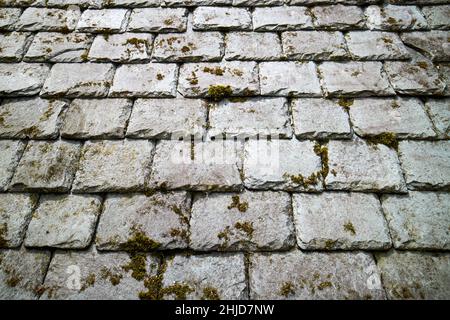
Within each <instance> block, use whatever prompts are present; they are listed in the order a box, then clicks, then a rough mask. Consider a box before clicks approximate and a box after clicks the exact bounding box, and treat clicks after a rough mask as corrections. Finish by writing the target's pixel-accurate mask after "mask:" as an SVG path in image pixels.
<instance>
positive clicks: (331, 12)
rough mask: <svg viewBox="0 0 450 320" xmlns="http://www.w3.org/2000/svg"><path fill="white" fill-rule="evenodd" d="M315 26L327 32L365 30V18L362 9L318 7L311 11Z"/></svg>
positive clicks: (332, 6) (335, 6)
mask: <svg viewBox="0 0 450 320" xmlns="http://www.w3.org/2000/svg"><path fill="white" fill-rule="evenodd" d="M311 15H312V16H313V17H314V19H313V21H314V26H315V27H317V28H321V29H327V30H349V29H364V28H365V16H364V13H363V11H362V9H361V8H360V7H357V6H344V5H341V4H337V5H331V6H316V7H313V8H312V9H311Z"/></svg>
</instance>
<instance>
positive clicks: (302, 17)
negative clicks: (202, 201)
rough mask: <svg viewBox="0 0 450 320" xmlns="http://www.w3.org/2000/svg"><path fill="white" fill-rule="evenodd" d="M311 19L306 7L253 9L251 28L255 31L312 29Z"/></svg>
mask: <svg viewBox="0 0 450 320" xmlns="http://www.w3.org/2000/svg"><path fill="white" fill-rule="evenodd" d="M312 27H313V23H312V18H311V16H310V15H309V14H308V12H307V9H306V7H295V6H292V7H287V6H279V7H268V8H255V10H254V11H253V28H254V30H255V31H284V30H301V29H312Z"/></svg>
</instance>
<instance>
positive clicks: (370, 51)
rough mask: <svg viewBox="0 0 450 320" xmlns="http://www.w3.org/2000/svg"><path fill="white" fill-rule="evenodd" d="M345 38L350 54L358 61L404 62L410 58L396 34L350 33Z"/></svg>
mask: <svg viewBox="0 0 450 320" xmlns="http://www.w3.org/2000/svg"><path fill="white" fill-rule="evenodd" d="M345 38H346V41H347V46H348V50H349V51H350V54H351V55H352V57H353V58H355V59H357V60H404V59H408V58H409V57H410V55H409V52H408V50H407V49H406V47H405V45H404V44H403V42H402V40H400V37H399V36H398V35H397V34H396V33H390V32H378V31H350V32H349V33H347V34H346V37H345Z"/></svg>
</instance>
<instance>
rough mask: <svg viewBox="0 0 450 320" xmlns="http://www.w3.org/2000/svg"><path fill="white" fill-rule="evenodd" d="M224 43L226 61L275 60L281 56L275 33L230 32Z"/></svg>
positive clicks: (278, 40)
mask: <svg viewBox="0 0 450 320" xmlns="http://www.w3.org/2000/svg"><path fill="white" fill-rule="evenodd" d="M225 42H226V44H227V49H226V52H225V59H227V60H277V59H279V58H280V57H281V54H282V53H281V44H280V38H279V37H278V35H277V34H276V33H269V32H262V33H254V32H230V33H228V34H227V35H226V36H225Z"/></svg>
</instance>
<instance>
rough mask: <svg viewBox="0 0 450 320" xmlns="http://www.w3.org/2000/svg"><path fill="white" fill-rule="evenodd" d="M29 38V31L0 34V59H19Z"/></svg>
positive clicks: (6, 60) (15, 60)
mask: <svg viewBox="0 0 450 320" xmlns="http://www.w3.org/2000/svg"><path fill="white" fill-rule="evenodd" d="M0 14H1V13H0ZM30 40H31V37H30V33H27V32H15V31H14V32H11V33H2V34H0V61H5V62H8V61H9V62H12V61H14V62H18V61H20V60H21V59H22V56H23V54H24V53H25V50H26V48H27V46H28V44H29V43H30Z"/></svg>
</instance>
